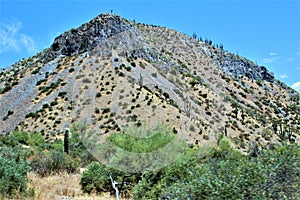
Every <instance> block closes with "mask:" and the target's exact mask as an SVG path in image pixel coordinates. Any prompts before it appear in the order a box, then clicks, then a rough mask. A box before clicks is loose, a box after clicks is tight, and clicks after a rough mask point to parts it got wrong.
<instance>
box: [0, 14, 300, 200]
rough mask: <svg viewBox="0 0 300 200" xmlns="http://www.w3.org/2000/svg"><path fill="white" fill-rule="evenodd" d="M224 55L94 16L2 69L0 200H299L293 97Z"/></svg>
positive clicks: (298, 121) (298, 130)
mask: <svg viewBox="0 0 300 200" xmlns="http://www.w3.org/2000/svg"><path fill="white" fill-rule="evenodd" d="M225 48H226V47H224V46H223V45H222V44H214V43H213V41H211V40H210V39H208V38H205V39H202V38H201V37H198V36H197V34H196V33H194V34H193V35H192V36H188V35H185V34H183V33H180V32H178V31H175V30H172V29H169V28H166V27H160V26H156V25H148V24H142V23H136V22H135V21H130V20H127V19H124V18H121V17H120V16H118V15H114V14H101V15H99V16H97V17H96V18H94V19H92V20H91V21H90V22H88V23H85V24H83V25H81V26H80V27H78V28H75V29H71V30H68V31H66V32H65V33H63V34H61V35H59V36H58V37H57V38H55V40H54V42H53V44H52V45H51V46H50V47H49V48H47V49H45V50H43V51H41V52H40V53H38V54H37V55H35V56H33V57H30V58H26V59H22V60H20V61H18V62H16V63H15V64H13V65H12V66H10V67H8V68H5V69H1V71H0V135H1V137H0V139H1V157H0V162H1V165H0V167H1V168H0V169H1V170H0V175H1V176H0V182H1V183H3V184H0V185H1V186H0V187H1V189H0V190H1V194H2V197H9V198H10V197H14V198H18V197H21V196H28V198H38V199H55V198H63V196H73V197H76V198H79V199H80V198H83V199H84V198H85V197H84V195H88V194H89V193H90V195H94V196H93V198H102V197H101V195H102V196H103V195H104V197H103V198H110V197H111V196H110V195H112V196H114V195H115V192H118V191H119V193H120V196H122V197H124V198H129V197H130V198H133V199H143V198H144V199H224V198H226V199H273V198H275V199H277V198H279V199H284V198H286V199H297V198H299V195H298V194H299V193H300V192H299V145H300V94H299V93H297V92H296V91H295V90H293V89H291V88H289V87H288V86H286V85H285V84H284V83H282V82H280V81H278V80H276V79H275V77H274V75H273V73H272V72H270V71H268V70H267V68H266V67H265V66H259V65H257V64H256V63H254V62H252V61H250V60H249V59H247V58H244V57H242V56H240V55H236V54H233V53H230V52H228V51H226V50H225ZM124 159H125V161H124ZM96 161H101V162H96ZM118 170H119V171H118ZM13 171H14V172H17V173H12V172H13ZM94 171H97V172H99V173H98V174H97V175H95V173H93V172H94ZM69 177H73V178H74V180H76V181H75V182H68V181H69V180H68V179H69ZM60 178H61V181H59V180H60ZM30 179H32V180H34V181H35V182H34V183H32V184H30V183H29V180H30ZM43 180H46V181H50V180H52V181H54V180H55V181H54V182H55V183H56V184H62V183H65V184H67V185H68V184H69V187H65V186H61V188H56V189H53V188H51V189H50V186H49V190H52V192H53V190H55V192H54V193H51V192H49V194H51V195H50V196H43V194H42V192H41V191H43V189H42V188H41V185H43V184H41V183H43V182H44V181H43ZM39 183H40V184H39ZM112 183H114V184H112ZM117 183H119V184H117ZM50 185H51V184H50ZM52 185H55V184H52ZM113 186H115V187H113ZM45 187H46V186H45ZM70 187H71V188H70ZM83 193H87V194H83ZM297 195H298V196H297ZM89 197H91V196H88V197H87V198H89ZM113 198H114V197H113Z"/></svg>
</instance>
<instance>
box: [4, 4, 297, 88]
mask: <svg viewBox="0 0 300 200" xmlns="http://www.w3.org/2000/svg"><path fill="white" fill-rule="evenodd" d="M110 10H113V12H114V13H116V14H119V15H121V17H124V18H127V19H131V20H136V21H137V22H142V23H148V24H156V25H160V26H166V27H169V28H172V29H175V30H178V31H180V32H183V33H185V34H188V35H192V33H193V32H196V33H197V35H199V36H202V37H208V38H210V39H212V41H213V42H214V43H222V44H223V45H224V48H225V49H226V50H228V51H230V52H232V53H237V54H239V55H240V56H243V57H246V58H249V59H251V60H253V61H254V62H257V63H258V64H260V65H264V66H266V67H267V68H268V69H269V70H270V71H272V72H274V73H275V76H276V77H277V78H278V79H279V80H281V81H283V82H285V83H286V84H287V85H289V86H293V87H294V88H295V89H297V90H298V91H299V92H300V1H299V0H293V1H290V0H284V1H279V0H275V1H271V0H265V1H258V0H248V1H245V0H231V1H225V0H223V1H222V0H211V1H208V0H207V1H201V0H193V1H191V0H182V1H180V0H164V1H158V0H152V1H148V0H129V1H128V0H85V1H80V0H67V1H66V0H65V1H64V0H61V1H59V0H30V1H29V0H0V67H6V66H9V65H11V64H13V63H14V62H16V61H18V60H20V59H22V58H26V57H28V56H32V55H35V54H36V53H37V52H39V51H41V50H42V49H44V48H47V47H49V46H50V45H51V43H52V42H53V40H54V38H55V37H56V36H58V35H59V34H61V33H63V32H64V31H66V30H69V29H71V28H76V27H78V26H80V25H81V24H82V23H85V22H88V21H89V20H91V19H92V18H94V17H96V16H97V15H98V14H100V13H103V12H110Z"/></svg>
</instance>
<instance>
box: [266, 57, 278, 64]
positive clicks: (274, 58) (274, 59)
mask: <svg viewBox="0 0 300 200" xmlns="http://www.w3.org/2000/svg"><path fill="white" fill-rule="evenodd" d="M276 60H278V57H277V56H273V57H271V58H264V59H263V63H272V62H275V61H276Z"/></svg>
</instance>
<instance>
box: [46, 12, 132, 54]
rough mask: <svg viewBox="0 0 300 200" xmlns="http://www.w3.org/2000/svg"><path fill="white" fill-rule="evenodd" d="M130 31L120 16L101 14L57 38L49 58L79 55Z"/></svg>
mask: <svg viewBox="0 0 300 200" xmlns="http://www.w3.org/2000/svg"><path fill="white" fill-rule="evenodd" d="M128 29H130V25H129V24H128V23H126V22H125V20H123V19H122V18H121V17H120V16H118V15H112V14H100V15H98V16H97V17H95V18H94V19H92V20H91V21H90V22H88V23H85V24H83V25H81V26H80V27H78V28H76V29H71V30H69V31H66V32H64V33H63V34H61V35H59V36H58V37H56V38H55V40H54V42H53V44H52V45H51V47H50V50H49V53H48V54H47V56H48V57H51V58H53V57H55V56H57V55H67V56H73V55H77V54H80V53H83V52H85V51H87V50H92V49H94V48H95V47H96V46H98V45H99V43H101V42H103V41H104V40H106V39H107V38H110V37H111V36H114V35H117V34H119V33H121V32H124V31H126V30H128Z"/></svg>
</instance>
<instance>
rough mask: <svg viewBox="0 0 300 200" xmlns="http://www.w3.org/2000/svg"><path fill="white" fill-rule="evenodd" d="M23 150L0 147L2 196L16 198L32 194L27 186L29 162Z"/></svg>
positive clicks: (0, 187)
mask: <svg viewBox="0 0 300 200" xmlns="http://www.w3.org/2000/svg"><path fill="white" fill-rule="evenodd" d="M27 156H28V154H27V152H25V151H21V150H18V149H16V148H13V147H7V146H1V147H0V194H1V197H2V198H4V197H6V198H13V197H14V198H16V197H20V198H21V197H24V196H27V195H32V194H33V190H32V189H30V188H28V187H27V182H28V178H27V173H28V172H29V170H30V164H29V162H28V161H27V160H26V158H27Z"/></svg>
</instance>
